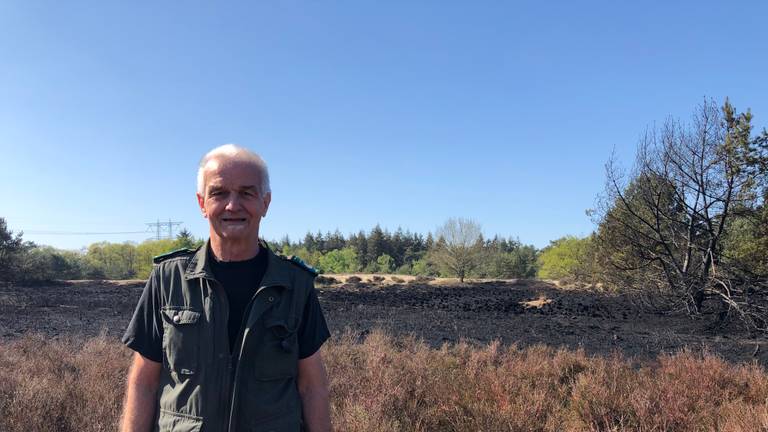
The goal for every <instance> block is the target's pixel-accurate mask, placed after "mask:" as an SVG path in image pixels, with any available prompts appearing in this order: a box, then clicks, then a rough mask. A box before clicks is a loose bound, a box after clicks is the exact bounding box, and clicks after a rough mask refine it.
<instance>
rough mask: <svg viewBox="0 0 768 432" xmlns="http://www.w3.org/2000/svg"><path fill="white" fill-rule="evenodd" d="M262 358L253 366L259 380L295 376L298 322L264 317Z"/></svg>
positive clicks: (297, 350)
mask: <svg viewBox="0 0 768 432" xmlns="http://www.w3.org/2000/svg"><path fill="white" fill-rule="evenodd" d="M264 327H266V332H265V337H264V344H263V346H262V350H261V351H262V355H261V359H263V360H262V361H261V362H260V364H259V365H258V366H257V367H256V368H255V371H254V372H255V375H256V378H257V379H260V380H272V379H279V378H289V377H295V376H296V372H297V368H298V359H299V344H298V336H297V330H298V323H297V320H295V319H285V318H272V319H270V318H266V319H265V320H264Z"/></svg>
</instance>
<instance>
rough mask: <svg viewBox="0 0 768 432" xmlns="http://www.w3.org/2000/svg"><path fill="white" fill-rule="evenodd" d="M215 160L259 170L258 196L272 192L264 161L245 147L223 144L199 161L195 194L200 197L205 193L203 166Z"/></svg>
mask: <svg viewBox="0 0 768 432" xmlns="http://www.w3.org/2000/svg"><path fill="white" fill-rule="evenodd" d="M217 158H226V159H229V160H235V161H242V162H248V163H250V164H252V165H253V166H254V167H256V168H257V169H258V170H259V176H260V177H261V184H260V185H259V194H261V195H262V196H263V195H265V194H267V193H270V192H272V189H270V187H269V170H268V169H267V164H266V162H264V159H262V158H261V156H259V155H257V154H256V153H254V152H252V151H250V150H248V149H247V148H245V147H240V146H238V145H236V144H224V145H222V146H219V147H216V148H215V149H213V150H211V151H209V152H208V153H206V154H205V156H203V158H202V159H200V166H199V167H198V169H197V193H199V194H200V195H203V194H204V193H205V166H206V165H208V162H210V161H211V160H213V159H217Z"/></svg>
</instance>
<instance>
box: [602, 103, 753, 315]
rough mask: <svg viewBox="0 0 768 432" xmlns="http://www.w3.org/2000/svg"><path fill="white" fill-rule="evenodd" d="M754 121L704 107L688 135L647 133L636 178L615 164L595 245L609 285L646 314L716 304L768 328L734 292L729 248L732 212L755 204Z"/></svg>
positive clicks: (744, 295) (740, 289) (684, 131)
mask: <svg viewBox="0 0 768 432" xmlns="http://www.w3.org/2000/svg"><path fill="white" fill-rule="evenodd" d="M750 121H751V115H750V113H749V112H747V113H745V114H736V113H735V112H734V109H733V107H732V106H731V105H730V103H729V102H728V101H726V102H725V105H724V106H723V108H722V111H721V110H720V109H718V107H717V106H716V105H715V104H714V103H713V102H712V101H704V103H703V104H702V105H700V106H699V107H698V110H697V111H696V113H695V115H694V118H693V121H692V123H691V124H690V125H683V124H681V123H680V122H677V121H673V120H668V121H667V122H666V123H665V124H664V125H663V126H662V127H661V128H660V129H656V128H654V129H652V130H649V131H648V132H647V133H646V134H645V136H644V137H643V138H642V139H641V140H640V143H639V146H638V151H637V157H636V160H635V164H634V167H633V169H632V171H631V172H630V173H629V174H627V173H624V172H622V171H621V169H619V168H618V166H617V164H616V161H615V158H614V157H611V159H610V160H609V162H608V164H607V165H606V174H607V181H606V190H605V195H604V197H603V200H602V203H601V210H602V211H601V212H600V213H599V217H600V228H599V230H598V236H597V239H598V247H599V249H600V250H601V253H602V255H603V259H604V261H605V262H606V263H608V264H609V265H610V267H611V268H612V269H614V270H615V271H613V272H611V271H609V272H606V275H605V276H606V278H607V279H609V280H611V282H613V283H614V284H617V285H621V288H623V289H625V290H634V291H636V292H638V293H640V294H641V295H642V297H643V298H644V299H645V300H646V301H647V303H648V304H652V305H654V306H657V307H665V308H672V309H678V308H679V309H683V310H685V311H687V312H688V313H689V314H691V315H697V314H700V313H701V311H702V306H703V304H704V302H705V300H707V299H710V298H713V299H717V300H718V301H719V303H720V304H721V305H722V306H723V315H729V314H731V313H734V314H736V315H738V316H739V317H740V318H741V319H742V320H744V322H746V323H747V324H749V325H750V326H753V327H765V324H766V319H765V317H766V309H765V308H764V306H761V305H759V304H756V303H755V302H753V301H750V298H749V296H748V292H749V291H750V288H749V287H748V286H746V285H745V284H744V283H740V284H735V283H734V279H733V277H732V276H733V273H732V272H731V271H730V270H729V267H728V266H729V262H728V260H727V259H724V256H723V245H722V240H723V238H724V235H725V232H726V229H727V227H728V223H729V221H730V220H731V218H732V212H733V209H734V208H735V207H749V206H752V205H754V200H755V199H756V198H757V194H756V188H755V185H756V175H757V173H756V172H755V171H754V170H750V169H748V168H747V166H748V165H749V164H748V163H747V162H748V158H749V157H750V155H751V154H752V153H753V148H752V146H753V144H754V143H755V140H753V139H752V138H751V126H750Z"/></svg>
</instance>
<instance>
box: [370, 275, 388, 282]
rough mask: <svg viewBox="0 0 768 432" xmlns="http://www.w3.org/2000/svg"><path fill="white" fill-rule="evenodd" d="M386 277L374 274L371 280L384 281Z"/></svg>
mask: <svg viewBox="0 0 768 432" xmlns="http://www.w3.org/2000/svg"><path fill="white" fill-rule="evenodd" d="M385 279H386V278H385V277H384V276H379V275H373V276H372V277H371V280H372V281H374V282H384V280H385Z"/></svg>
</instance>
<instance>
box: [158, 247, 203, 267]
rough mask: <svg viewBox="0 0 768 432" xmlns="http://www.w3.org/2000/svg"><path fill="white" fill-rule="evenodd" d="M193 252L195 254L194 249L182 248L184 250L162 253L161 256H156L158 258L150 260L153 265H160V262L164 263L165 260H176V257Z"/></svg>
mask: <svg viewBox="0 0 768 432" xmlns="http://www.w3.org/2000/svg"><path fill="white" fill-rule="evenodd" d="M194 252H195V249H186V248H184V249H176V250H175V251H171V252H168V253H164V254H162V255H158V256H156V257H154V258H152V262H153V263H155V264H160V263H161V262H163V261H165V260H167V259H171V258H177V257H181V256H185V255H189V254H191V253H194Z"/></svg>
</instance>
